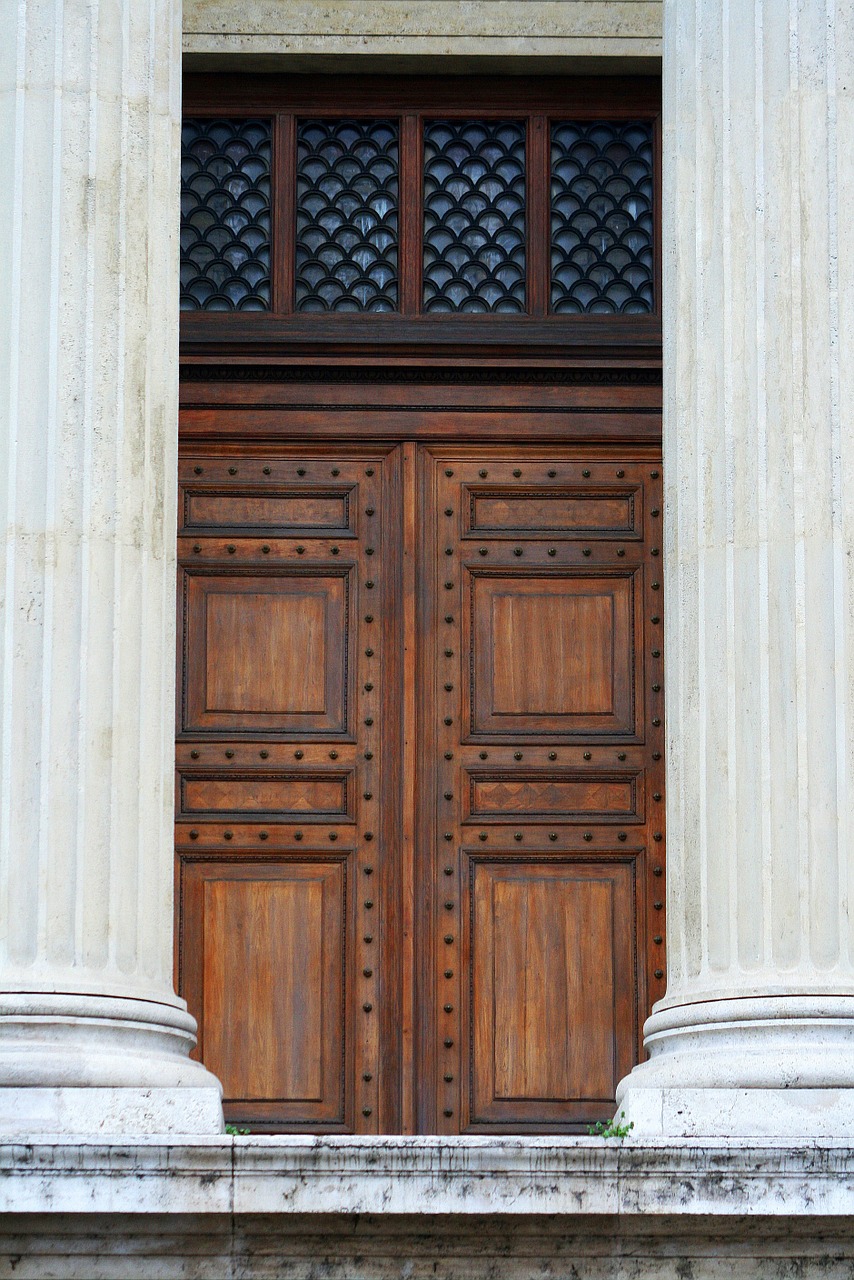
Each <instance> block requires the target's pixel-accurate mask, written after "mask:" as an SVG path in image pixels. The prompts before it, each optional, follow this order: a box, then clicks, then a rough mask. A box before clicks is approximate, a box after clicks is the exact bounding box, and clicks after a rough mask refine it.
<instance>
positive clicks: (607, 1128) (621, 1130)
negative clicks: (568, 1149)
mask: <svg viewBox="0 0 854 1280" xmlns="http://www.w3.org/2000/svg"><path fill="white" fill-rule="evenodd" d="M625 1119H626V1113H625V1111H621V1112H620V1118H619V1120H618V1119H617V1117H616V1116H615V1117H614V1119H613V1120H609V1121H608V1122H607V1124H606V1123H605V1121H604V1120H597V1121H596V1123H595V1124H589V1125H588V1126H587V1132H588V1133H589V1134H590V1137H591V1138H619V1139H620V1141H621V1142H622V1140H623V1138H627V1137H628V1136H629V1134H630V1133H631V1131H632V1129H634V1127H635V1122H634V1120H630V1121H629V1123H628V1124H625V1123H623V1122H624V1121H625Z"/></svg>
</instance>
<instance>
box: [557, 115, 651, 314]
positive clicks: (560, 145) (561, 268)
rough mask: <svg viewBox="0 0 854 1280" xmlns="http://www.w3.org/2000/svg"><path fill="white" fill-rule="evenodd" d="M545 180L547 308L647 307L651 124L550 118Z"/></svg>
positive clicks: (644, 309) (606, 309) (618, 310)
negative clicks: (548, 233) (552, 121)
mask: <svg viewBox="0 0 854 1280" xmlns="http://www.w3.org/2000/svg"><path fill="white" fill-rule="evenodd" d="M551 188H552V189H551V201H552V206H551V208H552V214H551V224H552V229H551V241H552V243H551V263H552V266H551V270H552V283H551V306H552V311H554V312H559V313H568V312H569V313H572V312H577V313H580V312H602V313H606V314H614V313H624V314H627V313H629V312H648V311H651V310H652V307H653V208H652V204H653V170H652V129H651V127H650V125H648V124H642V123H640V124H639V123H625V124H623V123H619V124H617V123H611V124H608V123H594V124H577V123H572V122H566V121H563V122H560V123H555V124H553V125H552V183H551Z"/></svg>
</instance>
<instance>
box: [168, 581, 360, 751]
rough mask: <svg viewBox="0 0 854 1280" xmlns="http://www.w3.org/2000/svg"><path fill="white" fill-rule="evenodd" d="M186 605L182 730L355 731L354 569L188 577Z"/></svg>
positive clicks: (334, 733) (342, 733) (345, 732)
mask: <svg viewBox="0 0 854 1280" xmlns="http://www.w3.org/2000/svg"><path fill="white" fill-rule="evenodd" d="M184 603H185V607H184V638H183V643H184V648H185V651H186V654H187V658H186V661H185V667H184V670H185V676H184V688H183V707H182V729H183V731H184V732H186V733H198V732H220V733H221V732H223V731H231V732H235V733H241V732H251V733H264V732H273V733H289V734H292V735H296V736H302V737H310V736H311V735H312V734H322V735H326V736H328V735H332V736H334V735H344V734H347V733H348V727H349V726H348V706H349V701H350V698H349V693H350V689H349V668H350V661H349V657H350V655H349V643H350V636H351V634H352V618H351V601H350V583H349V570H347V569H346V568H343V567H342V569H341V570H339V571H334V570H329V571H324V570H322V569H318V570H315V571H311V570H306V571H303V572H297V571H295V570H281V571H279V572H277V573H272V572H269V571H268V572H261V571H260V570H250V569H247V570H245V571H243V572H239V573H238V572H228V571H226V570H219V571H218V570H216V569H206V570H205V571H198V570H196V571H192V572H191V571H189V570H188V571H186V572H185V575H184ZM191 655H192V660H191V657H190V656H191Z"/></svg>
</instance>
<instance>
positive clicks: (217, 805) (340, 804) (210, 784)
mask: <svg viewBox="0 0 854 1280" xmlns="http://www.w3.org/2000/svg"><path fill="white" fill-rule="evenodd" d="M351 783H352V779H351V776H350V774H349V773H340V772H335V773H323V774H317V773H313V774H312V773H308V772H302V773H293V772H288V773H286V772H284V771H280V772H276V773H262V772H254V773H249V772H246V773H240V774H238V773H235V772H232V773H230V774H229V773H225V772H220V773H190V772H188V771H186V770H185V771H179V792H178V796H179V801H178V811H179V813H180V814H182V815H185V816H187V817H192V816H198V815H201V814H205V815H220V816H228V815H231V816H236V815H240V816H244V817H253V816H254V817H259V818H260V817H268V818H272V817H276V818H278V820H279V821H301V822H330V821H334V820H335V819H338V820H344V821H346V820H351V821H352V818H353V800H352V785H351Z"/></svg>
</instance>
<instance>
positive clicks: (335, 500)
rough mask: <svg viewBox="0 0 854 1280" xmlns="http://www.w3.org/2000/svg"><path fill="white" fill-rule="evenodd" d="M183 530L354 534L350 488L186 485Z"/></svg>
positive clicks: (187, 531) (194, 531)
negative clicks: (241, 487)
mask: <svg viewBox="0 0 854 1280" xmlns="http://www.w3.org/2000/svg"><path fill="white" fill-rule="evenodd" d="M181 496H182V498H183V525H182V529H181V532H182V533H202V532H208V533H211V532H222V533H227V534H236V533H240V534H241V535H243V536H246V535H250V534H253V533H261V534H265V533H279V534H284V535H287V534H309V533H316V534H336V535H337V536H338V537H352V536H353V532H354V531H353V515H352V504H351V491H350V489H341V488H338V489H331V490H323V489H317V488H313V489H308V490H307V489H297V488H292V489H286V488H275V489H274V488H273V487H272V486H270V487H268V488H261V487H260V486H259V487H257V488H253V489H248V488H245V489H240V488H237V487H234V488H230V489H219V488H213V487H208V486H206V487H202V486H201V485H190V484H185V485H184V486H183V487H182V495H181Z"/></svg>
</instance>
